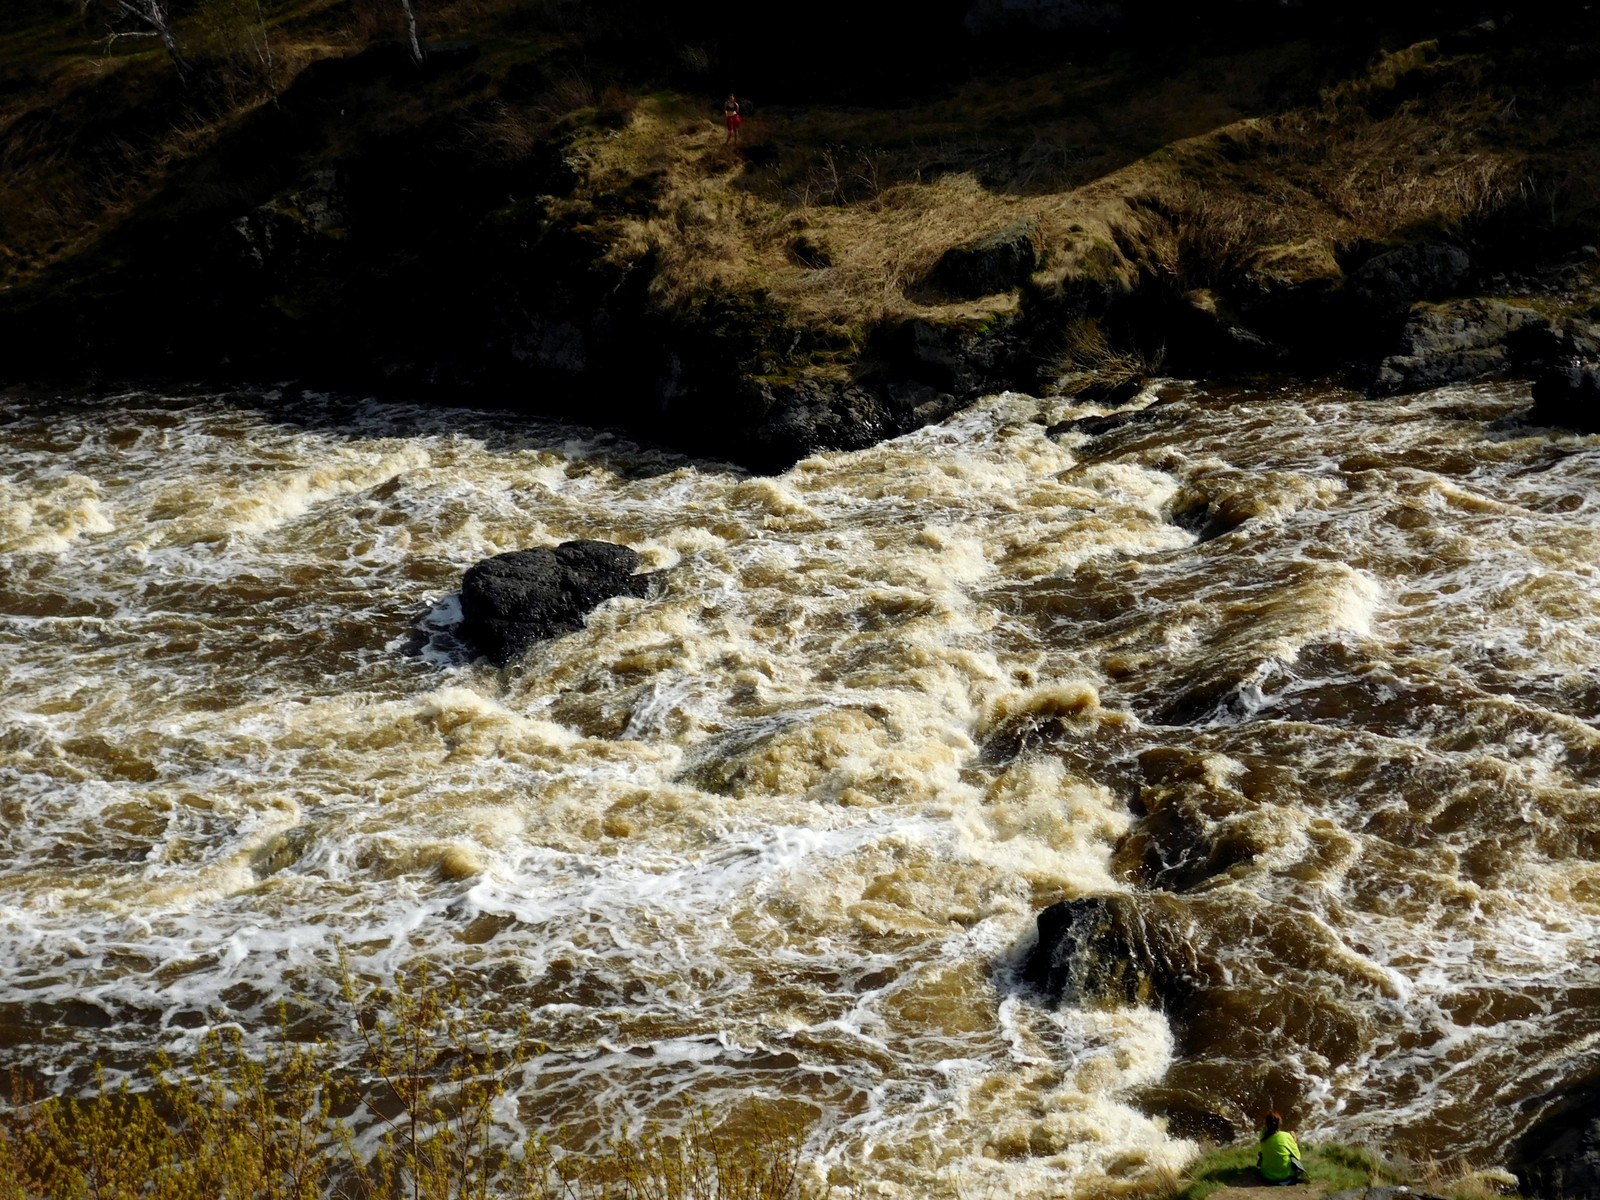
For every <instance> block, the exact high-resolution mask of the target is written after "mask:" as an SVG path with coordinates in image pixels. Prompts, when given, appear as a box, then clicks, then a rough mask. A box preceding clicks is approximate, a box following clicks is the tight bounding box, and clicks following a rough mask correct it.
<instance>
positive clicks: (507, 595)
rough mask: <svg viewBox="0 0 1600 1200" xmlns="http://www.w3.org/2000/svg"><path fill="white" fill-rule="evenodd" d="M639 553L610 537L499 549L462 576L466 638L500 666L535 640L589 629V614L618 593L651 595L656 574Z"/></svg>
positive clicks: (462, 606)
mask: <svg viewBox="0 0 1600 1200" xmlns="http://www.w3.org/2000/svg"><path fill="white" fill-rule="evenodd" d="M638 566H639V556H638V555H637V554H636V553H634V552H633V551H632V550H630V549H629V548H628V547H626V546H617V545H613V544H612V543H610V542H595V541H575V542H563V543H561V545H559V546H556V547H554V548H553V549H552V548H549V547H541V548H539V549H536V550H513V551H511V552H510V553H508V554H496V555H495V556H494V557H493V558H486V559H484V560H483V561H482V562H479V563H476V564H474V565H473V566H471V567H469V568H468V569H467V573H466V575H465V576H464V577H463V579H462V581H461V611H462V616H463V620H462V622H461V636H462V637H463V638H465V639H466V640H467V641H469V642H471V643H472V644H474V645H475V646H477V647H478V649H479V650H481V651H482V652H483V654H484V656H485V657H487V658H488V659H489V661H491V662H493V663H494V664H495V665H496V666H504V665H505V664H506V663H507V662H509V661H511V659H513V658H515V657H516V656H517V655H518V654H520V653H521V652H522V651H523V650H525V649H526V648H527V647H528V646H529V645H531V644H532V643H533V642H536V641H540V640H543V639H545V638H551V637H556V636H558V635H560V634H563V633H571V632H573V631H574V630H577V629H581V628H583V623H584V617H585V616H586V615H587V614H588V613H589V612H590V610H592V609H593V608H594V607H595V606H596V605H598V604H600V603H602V602H604V601H606V600H609V599H611V598H612V597H613V596H643V595H645V594H646V592H647V591H648V589H649V586H650V577H649V576H648V575H636V574H634V572H635V570H637V568H638Z"/></svg>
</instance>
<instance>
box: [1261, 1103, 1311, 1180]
mask: <svg viewBox="0 0 1600 1200" xmlns="http://www.w3.org/2000/svg"><path fill="white" fill-rule="evenodd" d="M1256 1170H1258V1171H1260V1172H1261V1178H1263V1179H1265V1180H1266V1181H1267V1182H1268V1183H1275V1184H1287V1183H1299V1182H1300V1181H1301V1180H1302V1179H1304V1178H1305V1177H1306V1171H1305V1168H1304V1167H1302V1166H1301V1165H1300V1144H1299V1143H1298V1142H1296V1141H1295V1140H1294V1134H1292V1133H1290V1132H1288V1131H1287V1130H1286V1129H1284V1128H1283V1114H1282V1113H1280V1112H1279V1111H1278V1110H1277V1109H1273V1110H1272V1111H1271V1112H1269V1113H1268V1114H1267V1127H1266V1129H1265V1130H1263V1131H1262V1134H1261V1149H1260V1150H1259V1151H1258V1152H1257V1153H1256Z"/></svg>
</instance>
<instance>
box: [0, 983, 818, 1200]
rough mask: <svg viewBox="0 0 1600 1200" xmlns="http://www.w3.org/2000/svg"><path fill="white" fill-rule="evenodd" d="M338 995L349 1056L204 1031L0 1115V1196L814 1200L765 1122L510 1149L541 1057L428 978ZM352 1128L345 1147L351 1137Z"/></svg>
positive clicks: (772, 1117) (19, 1092) (788, 1146)
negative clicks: (75, 1089)
mask: <svg viewBox="0 0 1600 1200" xmlns="http://www.w3.org/2000/svg"><path fill="white" fill-rule="evenodd" d="M344 991H345V998H346V1000H347V1001H348V1002H349V1003H350V1004H351V1006H352V1008H353V1009H354V1010H355V1011H356V1013H357V1017H358V1019H357V1025H358V1027H359V1029H360V1031H361V1049H362V1054H361V1055H360V1061H359V1063H358V1064H357V1065H355V1066H342V1065H340V1060H339V1055H338V1054H337V1052H336V1049H335V1047H334V1046H333V1045H331V1044H330V1043H326V1042H317V1043H311V1044H289V1043H287V1042H279V1043H276V1044H272V1045H269V1046H268V1047H267V1048H266V1049H265V1050H262V1051H257V1050H254V1049H252V1047H251V1046H249V1045H248V1044H247V1043H246V1041H245V1039H244V1037H243V1035H242V1034H241V1033H240V1032H239V1031H238V1030H236V1029H226V1030H219V1031H214V1032H211V1033H208V1034H206V1035H205V1036H204V1037H203V1038H202V1039H201V1041H200V1044H199V1048H198V1050H197V1052H196V1054H195V1055H194V1057H193V1059H192V1060H191V1061H189V1062H187V1063H184V1064H181V1065H180V1064H178V1063H176V1062H174V1061H172V1060H171V1059H169V1058H166V1057H162V1058H159V1059H158V1060H157V1061H156V1062H155V1063H154V1064H153V1065H152V1067H151V1069H150V1071H149V1072H148V1078H147V1079H146V1080H144V1081H143V1083H142V1086H140V1087H138V1088H135V1087H134V1086H133V1084H132V1083H130V1082H128V1081H123V1082H121V1083H118V1084H115V1085H112V1084H111V1083H109V1082H108V1081H107V1080H106V1079H105V1078H104V1076H101V1077H100V1082H99V1086H98V1088H97V1089H96V1091H95V1092H94V1093H93V1094H92V1095H89V1096H86V1097H80V1098H62V1097H54V1096H51V1097H42V1098H41V1097H38V1096H35V1095H33V1094H31V1093H30V1091H29V1089H28V1087H27V1086H26V1085H25V1084H24V1083H23V1082H22V1081H21V1079H20V1077H16V1078H14V1079H13V1085H12V1093H13V1095H12V1102H11V1104H10V1105H8V1106H5V1107H4V1108H3V1109H0V1200H319V1198H321V1197H325V1196H326V1197H333V1198H335V1200H402V1198H404V1200H811V1192H810V1187H809V1184H808V1182H807V1180H806V1177H805V1175H804V1174H803V1164H802V1157H801V1144H802V1138H803V1133H804V1130H803V1127H802V1125H801V1124H800V1123H799V1122H798V1121H797V1120H796V1119H794V1118H793V1117H792V1116H789V1115H787V1114H764V1115H762V1116H760V1117H759V1118H758V1119H757V1120H756V1121H755V1123H754V1125H753V1126H749V1127H747V1128H745V1129H744V1130H743V1131H742V1132H741V1133H739V1134H737V1135H734V1134H730V1133H729V1132H727V1131H726V1130H725V1129H723V1128H720V1127H718V1126H717V1125H716V1124H714V1123H713V1122H712V1121H711V1119H710V1118H709V1117H707V1116H704V1115H701V1116H699V1117H697V1118H695V1119H693V1120H691V1121H690V1122H689V1123H688V1125H687V1127H686V1128H684V1129H681V1130H677V1131H675V1132H673V1133H672V1134H670V1135H669V1134H667V1133H665V1132H663V1131H661V1130H658V1129H654V1128H646V1129H644V1130H642V1131H637V1132H633V1133H629V1132H626V1131H625V1132H623V1133H621V1134H619V1135H617V1136H615V1137H614V1138H613V1139H612V1140H611V1142H610V1143H609V1145H608V1146H607V1147H606V1149H605V1150H604V1151H603V1152H601V1153H599V1154H595V1155H588V1156H582V1155H569V1154H561V1153H559V1152H558V1151H556V1150H555V1149H554V1148H553V1147H552V1145H551V1144H550V1143H549V1142H547V1141H544V1140H542V1139H533V1140H529V1141H528V1142H526V1143H524V1144H521V1145H518V1144H516V1143H515V1141H514V1139H513V1138H512V1137H511V1136H510V1135H509V1130H508V1129H507V1127H506V1126H505V1125H504V1124H503V1122H501V1121H500V1120H499V1119H498V1117H497V1113H498V1112H499V1108H500V1102H501V1101H502V1099H503V1098H506V1097H507V1096H508V1093H509V1089H510V1083H511V1079H512V1076H513V1074H514V1073H515V1072H516V1071H517V1069H518V1068H519V1067H520V1066H521V1065H522V1063H523V1062H524V1061H525V1059H526V1058H527V1057H528V1056H529V1055H531V1054H535V1053H537V1052H539V1050H540V1049H541V1048H540V1047H538V1046H536V1045H534V1044H532V1043H530V1042H529V1041H528V1040H527V1039H526V1038H520V1039H518V1040H517V1042H516V1044H515V1045H514V1046H513V1047H512V1048H511V1049H509V1050H498V1049H496V1048H494V1047H493V1046H492V1045H491V1044H490V1042H489V1040H488V1038H487V1037H486V1036H485V1035H484V1034H483V1033H482V1031H480V1030H478V1029H476V1028H475V1027H474V1026H473V1025H472V1023H471V1022H470V1021H469V1020H468V1018H467V1016H466V1013H467V1012H468V1011H469V1009H468V1006H467V1005H466V1003H465V1002H464V999H463V997H462V995H461V994H460V992H459V991H458V990H457V989H455V988H453V987H439V986H435V985H433V984H432V982H431V981H430V980H429V978H428V976H427V974H426V973H425V972H418V973H417V974H416V975H415V976H414V977H412V978H410V979H407V978H405V977H401V978H400V979H398V980H397V982H396V984H395V986H394V987H393V988H389V989H380V990H378V991H375V992H372V993H371V994H368V995H360V994H358V990H357V986H356V984H355V982H354V981H353V979H352V977H351V976H350V974H349V972H348V971H347V972H346V974H345V988H344ZM358 1126H361V1127H362V1128H363V1130H364V1131H365V1132H364V1133H363V1135H362V1136H360V1137H358V1134H357V1127H358Z"/></svg>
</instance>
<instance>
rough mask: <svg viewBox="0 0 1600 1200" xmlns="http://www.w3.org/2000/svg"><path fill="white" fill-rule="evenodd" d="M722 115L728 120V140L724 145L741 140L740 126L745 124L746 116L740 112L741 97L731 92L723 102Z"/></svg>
mask: <svg viewBox="0 0 1600 1200" xmlns="http://www.w3.org/2000/svg"><path fill="white" fill-rule="evenodd" d="M722 116H723V119H724V120H726V121H727V122H728V140H727V142H724V143H723V145H727V144H728V143H729V142H737V141H738V140H739V126H741V125H743V124H744V118H743V116H741V114H740V109H739V97H737V96H735V95H734V94H733V93H732V92H729V93H728V98H727V99H726V100H724V101H723V102H722Z"/></svg>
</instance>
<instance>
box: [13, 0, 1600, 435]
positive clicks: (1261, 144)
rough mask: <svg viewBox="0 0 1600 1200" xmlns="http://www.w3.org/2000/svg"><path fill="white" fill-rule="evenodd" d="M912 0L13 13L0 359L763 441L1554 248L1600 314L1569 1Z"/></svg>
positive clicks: (1283, 363) (1526, 282) (22, 370)
mask: <svg viewBox="0 0 1600 1200" xmlns="http://www.w3.org/2000/svg"><path fill="white" fill-rule="evenodd" d="M903 8H904V11H903V13H902V14H901V18H900V19H899V20H898V21H890V22H888V23H887V24H886V25H885V26H884V28H885V29H886V30H887V32H885V33H882V34H880V33H878V32H876V31H877V29H878V26H877V25H874V26H873V31H871V32H869V31H866V30H863V29H858V28H856V27H855V25H856V24H857V23H855V22H853V20H852V13H851V10H850V9H849V8H848V7H847V6H844V5H840V4H824V5H814V6H808V7H807V11H806V19H805V20H804V21H798V22H797V21H795V20H793V19H792V17H790V16H786V15H785V14H781V13H778V12H775V11H774V12H751V13H747V14H746V13H741V14H740V16H739V19H738V20H736V21H732V22H730V21H727V20H726V19H725V17H723V16H722V15H721V14H718V13H716V12H713V11H710V10H706V9H704V8H703V7H702V6H692V5H688V4H677V3H667V4H658V5H649V6H641V5H632V4H621V3H601V4H595V5H571V4H562V3H555V2H545V3H538V2H520V3H518V2H513V0H459V2H457V3H446V2H445V0H436V2H431V3H430V2H429V0H416V3H415V4H414V5H413V11H414V12H415V14H416V16H417V19H418V30H419V41H418V46H417V49H418V51H420V52H421V54H422V61H421V62H418V61H416V60H415V56H414V54H413V51H412V48H411V46H410V43H409V36H408V29H407V25H406V21H405V18H404V10H403V8H402V5H401V3H400V0H342V2H334V0H278V2H273V0H263V3H262V4H261V5H256V4H255V3H254V0H250V2H249V3H242V2H236V0H195V2H194V3H192V4H188V5H183V4H179V3H176V2H175V3H172V4H169V5H167V6H166V15H167V16H168V17H169V18H170V19H169V22H168V25H169V27H170V31H171V32H173V33H174V34H175V36H176V39H177V41H176V44H177V45H178V46H180V47H181V54H182V59H183V63H184V67H183V69H179V66H178V65H177V64H178V60H177V59H175V58H174V57H173V56H172V54H171V53H170V52H169V51H168V50H166V49H165V48H164V45H163V43H162V41H161V40H160V39H159V38H155V37H152V36H148V35H149V33H150V30H148V29H135V28H131V27H129V23H128V22H127V21H126V20H123V21H121V22H120V23H119V21H117V20H115V19H110V20H108V18H107V15H106V14H107V12H109V11H110V10H102V9H97V8H96V7H95V6H94V5H90V6H89V7H88V8H87V9H84V10H80V8H79V6H78V5H77V4H76V3H65V2H62V3H55V2H50V0H28V3H25V4H22V5H21V6H19V7H15V8H13V9H11V10H10V12H11V15H10V16H9V17H8V25H7V27H6V28H5V30H4V31H3V33H0V38H3V39H4V46H5V50H6V53H5V55H4V61H5V63H6V64H7V65H6V66H5V67H4V68H3V72H4V73H3V76H0V158H3V161H4V163H5V167H6V176H5V179H6V182H5V185H4V188H3V191H0V288H3V289H4V290H3V291H0V333H3V335H4V339H5V349H4V351H3V355H4V357H3V358H0V379H8V380H10V381H12V382H26V381H30V380H31V381H36V382H44V381H76V382H79V383H84V382H88V383H93V382H96V381H110V380H115V379H120V378H125V377H129V376H143V377H155V378H164V379H167V380H189V381H202V382H203V381H220V382H237V383H242V384H248V383H249V382H251V381H262V380H276V379H283V378H286V377H297V378H300V379H302V380H304V381H305V382H306V383H308V384H310V385H314V386H334V387H343V388H350V389H360V390H373V389H376V390H386V391H413V392H422V393H426V394H430V395H435V396H438V397H440V398H443V399H455V398H458V397H461V396H463V395H467V394H473V395H474V396H475V398H476V399H477V400H479V401H480V402H482V401H485V400H492V401H493V402H495V403H500V404H505V405H508V406H511V407H515V408H521V409H526V410H528V411H532V412H540V413H546V414H555V415H581V416H582V417H583V418H584V419H586V420H591V421H593V420H598V421H602V422H605V423H614V424H620V425H626V426H629V427H632V428H634V429H636V430H638V431H640V432H643V433H645V434H647V435H650V436H656V437H661V438H664V439H666V440H669V441H674V442H676V443H678V444H680V445H688V446H690V447H691V448H693V449H696V450H699V451H702V452H707V453H719V454H726V455H729V456H732V457H736V458H739V459H741V460H743V461H746V462H749V463H751V464H753V465H758V466H773V465H782V464H784V463H785V462H788V461H792V459H793V458H794V457H795V456H797V455H799V454H803V453H806V452H808V451H809V450H811V449H815V448H823V447H829V446H836V447H848V446H856V445H862V444H865V443H867V442H870V441H871V440H874V439H875V438H877V437H881V436H884V435H885V434H890V433H894V432H897V431H899V430H902V429H906V428H910V427H912V426H914V425H916V424H918V423H921V422H923V421H926V420H929V419H935V418H937V417H939V416H941V415H943V414H944V413H947V412H949V411H951V410H952V408H954V407H955V406H958V405H959V404H961V403H963V402H964V401H965V400H966V399H968V398H970V397H971V396H972V395H973V394H975V393H977V392H979V391H982V390H984V389H990V388H995V387H1002V386H1015V387H1023V388H1034V389H1038V388H1056V387H1067V388H1075V387H1081V386H1085V385H1094V386H1104V387H1113V386H1115V384H1116V383H1117V381H1118V380H1119V379H1128V378H1136V377H1137V376H1138V375H1139V374H1140V373H1142V372H1144V371H1146V370H1153V369H1156V368H1157V367H1163V366H1164V368H1165V369H1168V370H1180V371H1184V372H1187V373H1191V374H1217V373H1224V374H1235V373H1239V372H1246V373H1248V372H1255V371H1262V370H1282V369H1292V370H1300V371H1315V372H1326V371H1334V370H1342V371H1350V372H1353V373H1354V374H1355V376H1356V377H1357V378H1358V380H1364V379H1368V378H1372V377H1374V375H1375V373H1377V372H1378V369H1379V366H1378V365H1379V363H1380V362H1381V361H1384V360H1385V356H1387V355H1392V354H1393V353H1395V351H1396V346H1397V341H1396V340H1397V338H1399V337H1400V336H1401V330H1402V326H1403V325H1404V323H1405V320H1406V318H1407V316H1408V314H1409V313H1410V310H1411V306H1412V305H1413V304H1415V303H1419V302H1437V301H1439V300H1442V299H1446V298H1448V297H1451V296H1457V295H1463V296H1465V295H1478V294H1482V293H1484V292H1485V291H1486V290H1487V291H1490V292H1494V293H1495V294H1499V293H1517V292H1519V291H1528V290H1530V289H1532V290H1542V291H1549V290H1550V289H1549V288H1548V287H1546V286H1545V283H1546V279H1545V277H1546V276H1548V275H1549V274H1550V272H1552V271H1557V270H1565V271H1566V272H1567V276H1568V277H1570V278H1569V282H1571V283H1572V286H1571V287H1568V288H1567V291H1568V292H1573V289H1574V288H1575V289H1576V292H1575V293H1574V295H1573V296H1569V301H1570V302H1568V301H1563V305H1565V307H1561V306H1558V307H1561V311H1560V313H1558V314H1556V315H1558V316H1566V315H1569V313H1568V310H1569V309H1571V310H1572V311H1573V312H1579V313H1581V312H1583V311H1586V308H1587V305H1588V304H1589V303H1590V302H1591V301H1590V300H1589V299H1586V298H1587V297H1589V292H1588V291H1587V290H1586V289H1587V288H1588V287H1589V275H1588V274H1586V273H1585V271H1586V269H1585V268H1582V267H1581V266H1579V267H1577V268H1574V267H1573V265H1572V263H1571V262H1570V261H1569V260H1570V259H1571V256H1572V255H1574V254H1576V253H1578V252H1579V251H1580V249H1581V247H1583V246H1584V245H1586V244H1588V243H1589V242H1590V241H1591V240H1592V239H1593V236H1594V234H1593V232H1592V231H1593V229H1594V227H1595V214H1596V189H1595V185H1594V182H1593V181H1594V179H1595V178H1596V177H1597V175H1596V172H1595V170H1594V167H1595V165H1596V164H1595V163H1594V161H1593V159H1594V155H1595V151H1594V146H1595V145H1596V144H1597V143H1596V138H1595V134H1596V132H1597V129H1596V124H1597V116H1596V113H1597V111H1600V109H1597V97H1596V94H1595V93H1596V85H1595V83H1594V78H1593V72H1592V71H1591V70H1589V69H1588V65H1587V64H1588V63H1589V62H1590V61H1591V56H1592V49H1593V44H1594V41H1595V28H1594V26H1595V18H1594V17H1593V15H1592V14H1590V15H1587V16H1585V17H1583V18H1582V20H1581V21H1577V22H1575V21H1574V20H1573V19H1571V18H1567V19H1565V20H1562V21H1556V20H1554V19H1552V18H1547V17H1541V16H1540V15H1538V14H1536V13H1532V14H1530V13H1525V14H1523V15H1521V16H1519V17H1517V18H1516V19H1513V20H1511V21H1509V22H1508V23H1502V24H1497V23H1495V22H1494V21H1493V20H1489V21H1486V22H1480V23H1477V24H1472V23H1469V19H1470V20H1476V18H1477V15H1478V14H1473V13H1466V14H1464V13H1463V11H1462V10H1460V9H1456V10H1455V11H1454V12H1453V13H1451V14H1449V15H1440V14H1439V13H1438V11H1437V10H1436V6H1431V5H1420V4H1419V5H1410V6H1407V5H1399V6H1394V5H1391V6H1382V7H1380V6H1377V5H1365V6H1362V5H1357V6H1350V5H1339V6H1335V5H1319V4H1309V3H1308V4H1301V5H1294V6H1283V5H1266V4H1255V3H1242V2H1236V3H1217V4H1213V5H1211V6H1207V7H1203V8H1201V9H1197V10H1195V12H1194V13H1193V14H1192V15H1191V16H1190V17H1188V18H1185V19H1184V20H1183V21H1180V22H1177V23H1174V22H1172V21H1169V20H1163V19H1159V17H1158V15H1157V9H1156V8H1154V7H1151V6H1147V5H1141V4H1138V3H1128V4H1109V3H1108V4H1099V5H1082V4H1054V5H1051V4H1043V5H1024V4H1015V3H1007V4H988V5H981V4H980V5H976V6H974V5H971V4H967V3H951V4H944V5H932V6H926V5H924V6H915V7H913V6H903ZM1161 11H1164V10H1161ZM891 15H892V14H891ZM133 33H138V34H141V35H143V36H138V37H130V36H122V35H127V34H133ZM729 89H733V90H736V91H737V92H738V93H739V94H740V96H741V97H743V98H744V100H745V103H746V116H745V122H744V126H743V128H742V130H741V137H740V141H739V143H738V144H737V145H732V146H730V145H728V144H727V142H728V137H727V134H726V132H725V130H724V129H723V128H722V124H721V120H720V99H719V98H720V97H721V96H722V95H724V94H725V93H726V92H727V91H728V90H729ZM1430 247H1432V248H1431V249H1430ZM1406 248H1410V249H1407V250H1406V252H1407V253H1412V254H1420V255H1422V256H1423V258H1424V259H1427V261H1428V262H1429V263H1433V266H1430V267H1427V268H1426V269H1423V270H1422V271H1421V274H1420V275H1419V273H1418V271H1417V270H1416V269H1413V267H1406V268H1405V269H1404V270H1398V271H1397V270H1396V269H1393V268H1394V267H1395V263H1394V262H1393V261H1391V260H1388V259H1385V258H1384V255H1386V254H1389V253H1391V252H1393V251H1395V250H1397V249H1406ZM1430 255H1431V256H1432V257H1431V258H1430V257H1429V256H1430ZM1440 255H1443V256H1444V257H1443V258H1440V257H1439V256H1440ZM1435 260H1437V261H1435ZM1374 261H1378V262H1379V263H1380V268H1377V269H1369V268H1368V267H1367V264H1369V263H1371V262H1374ZM1419 261H1420V260H1419ZM1441 263H1442V264H1444V265H1443V266H1440V264H1441ZM1384 264H1387V265H1384ZM1436 268H1437V269H1436ZM1574 270H1576V272H1577V273H1576V275H1574V274H1573V272H1574ZM1363 271H1365V272H1366V275H1363V274H1362V272H1363ZM1441 271H1442V272H1443V273H1442V274H1441V273H1440V272H1441ZM1402 277H1404V278H1405V279H1409V280H1411V282H1410V283H1404V282H1399V283H1397V282H1396V280H1400V279H1401V278H1402ZM597 388H598V389H599V390H600V391H601V392H602V393H603V394H604V395H605V396H606V400H605V403H604V404H603V405H602V406H599V407H596V406H595V405H594V404H593V403H592V402H591V401H589V400H585V401H584V402H582V403H581V405H578V406H577V408H575V407H574V400H573V396H574V393H575V391H579V390H581V391H583V392H584V393H585V394H586V395H588V394H592V393H593V391H594V390H595V389H597ZM579 409H581V412H580V411H578V410H579ZM708 419H713V420H714V422H715V424H714V428H715V429H716V430H717V431H718V432H716V433H714V434H710V435H708V434H707V433H706V428H707V424H706V422H707V420H708Z"/></svg>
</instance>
